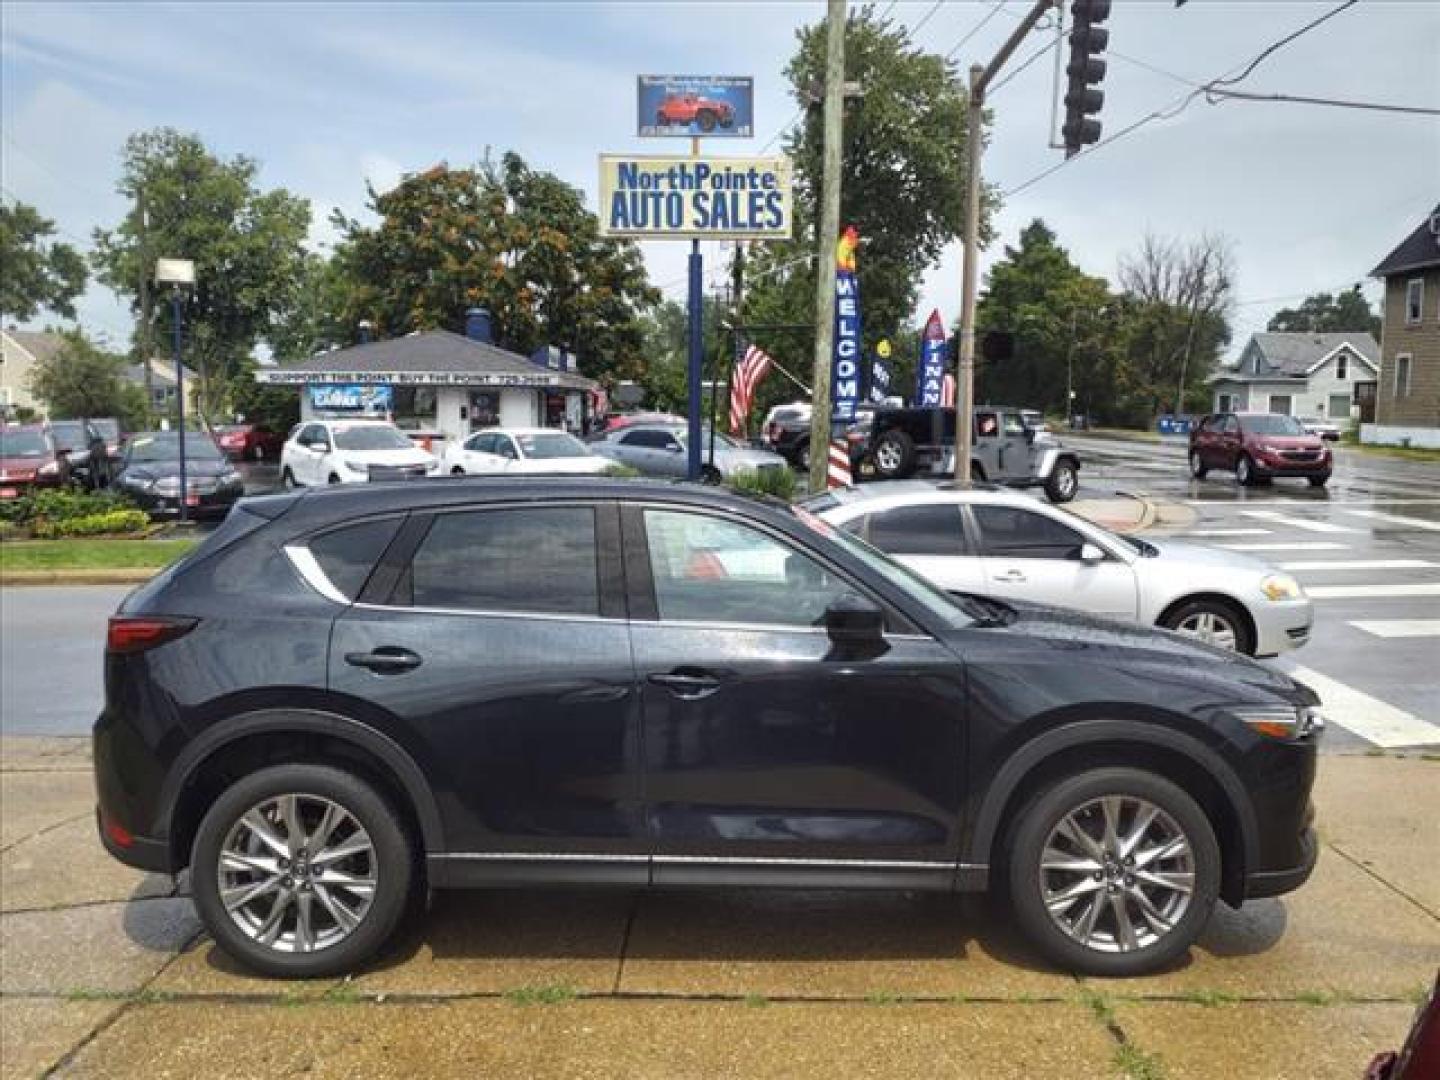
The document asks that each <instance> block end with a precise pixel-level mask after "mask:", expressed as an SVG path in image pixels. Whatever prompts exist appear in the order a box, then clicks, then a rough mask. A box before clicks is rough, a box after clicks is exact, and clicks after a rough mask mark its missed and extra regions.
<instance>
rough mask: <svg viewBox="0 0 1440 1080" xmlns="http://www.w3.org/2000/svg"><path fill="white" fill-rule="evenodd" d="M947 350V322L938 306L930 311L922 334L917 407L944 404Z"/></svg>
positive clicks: (916, 383)
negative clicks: (942, 317) (941, 315)
mask: <svg viewBox="0 0 1440 1080" xmlns="http://www.w3.org/2000/svg"><path fill="white" fill-rule="evenodd" d="M945 352H946V349H945V322H944V320H943V319H941V318H940V311H939V309H938V308H937V309H936V310H935V311H932V312H931V313H930V318H929V320H928V321H927V322H926V323H925V332H924V333H923V334H922V335H921V336H920V367H919V368H918V369H917V370H916V373H915V405H916V407H917V408H920V409H938V408H939V407H940V406H941V405H942V404H944V384H945Z"/></svg>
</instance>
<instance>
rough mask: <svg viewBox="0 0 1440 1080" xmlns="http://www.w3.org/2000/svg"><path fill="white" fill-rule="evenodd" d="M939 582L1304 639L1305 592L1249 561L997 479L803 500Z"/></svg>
mask: <svg viewBox="0 0 1440 1080" xmlns="http://www.w3.org/2000/svg"><path fill="white" fill-rule="evenodd" d="M804 505H805V506H806V507H807V508H808V509H810V510H813V511H814V512H816V513H818V514H819V515H820V516H821V517H823V518H825V520H827V521H830V522H832V523H833V524H835V525H838V526H840V527H841V528H843V529H846V530H847V531H849V532H852V533H854V534H855V535H857V536H859V537H861V539H863V540H865V541H866V542H867V543H869V544H871V545H873V546H875V547H877V548H879V549H880V550H881V551H883V552H885V553H886V554H887V555H889V556H891V557H892V558H894V559H896V560H897V561H899V562H901V563H904V564H905V565H906V566H908V567H910V568H911V569H912V570H914V571H915V572H916V573H918V574H920V575H922V576H923V577H925V578H926V579H927V580H929V581H930V582H932V583H934V584H935V585H938V586H939V587H940V588H942V589H951V590H957V591H959V592H966V593H978V594H981V595H984V596H989V597H993V598H995V599H998V600H1005V601H1015V602H1026V603H1032V604H1048V605H1053V606H1055V607H1062V608H1073V609H1075V610H1078V611H1084V612H1088V613H1090V614H1092V615H1099V616H1104V617H1106V618H1110V619H1118V620H1120V621H1123V622H1129V623H1139V624H1141V625H1142V626H1156V627H1161V628H1163V629H1167V630H1174V631H1176V632H1177V633H1180V634H1186V635H1188V636H1190V637H1195V638H1199V639H1200V640H1201V641H1204V642H1207V643H1209V644H1211V645H1216V646H1218V647H1220V648H1222V649H1228V650H1232V651H1234V652H1240V653H1245V654H1247V655H1250V656H1274V655H1276V654H1277V653H1281V652H1286V651H1288V650H1290V649H1298V648H1299V647H1300V646H1302V645H1304V644H1305V643H1306V642H1307V641H1308V640H1309V639H1310V628H1311V625H1312V623H1313V621H1314V611H1313V610H1312V605H1311V601H1310V600H1309V598H1307V597H1306V596H1305V591H1304V589H1302V588H1301V587H1300V584H1299V582H1297V581H1296V580H1295V579H1294V578H1293V577H1291V576H1290V575H1289V574H1285V573H1282V572H1280V571H1279V570H1277V569H1276V568H1275V567H1273V566H1271V565H1269V564H1268V563H1265V562H1262V561H1261V560H1259V559H1254V558H1250V557H1248V556H1246V555H1241V554H1238V553H1235V552H1228V551H1221V550H1219V549H1217V548H1208V547H1203V546H1201V545H1199V544H1191V543H1184V542H1182V541H1179V540H1142V539H1140V538H1138V537H1125V536H1117V535H1116V534H1114V533H1112V532H1109V531H1108V530H1106V529H1102V528H1100V526H1098V525H1094V524H1092V523H1090V522H1088V521H1086V520H1084V519H1083V518H1080V517H1077V516H1076V515H1074V514H1071V513H1068V512H1067V511H1065V510H1060V509H1057V508H1055V507H1051V506H1047V505H1045V504H1044V503H1041V502H1038V501H1036V500H1035V499H1032V498H1030V497H1028V496H1026V495H1021V494H1018V493H1016V492H1010V491H1004V490H1002V489H999V488H989V489H988V490H986V489H979V488H970V489H963V490H962V489H959V488H955V487H952V486H949V485H945V486H942V487H936V486H935V485H933V484H926V483H924V482H922V481H918V480H911V481H902V482H900V483H898V484H870V485H861V486H860V487H857V488H847V489H838V490H836V491H833V492H828V493H825V494H822V495H817V496H815V497H814V498H813V499H811V500H809V501H808V502H806V503H805V504H804Z"/></svg>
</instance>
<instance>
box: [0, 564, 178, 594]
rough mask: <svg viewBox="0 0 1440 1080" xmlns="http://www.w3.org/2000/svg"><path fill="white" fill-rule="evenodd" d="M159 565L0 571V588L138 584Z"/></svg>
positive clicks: (151, 575)
mask: <svg viewBox="0 0 1440 1080" xmlns="http://www.w3.org/2000/svg"><path fill="white" fill-rule="evenodd" d="M160 569H161V568H159V567H153V568H144V567H135V568H130V569H122V570H8V571H6V572H5V573H0V588H5V589H9V588H24V587H25V586H28V585H140V584H143V583H144V582H147V581H149V580H150V579H151V578H152V577H154V576H155V575H156V574H158V573H159V572H160Z"/></svg>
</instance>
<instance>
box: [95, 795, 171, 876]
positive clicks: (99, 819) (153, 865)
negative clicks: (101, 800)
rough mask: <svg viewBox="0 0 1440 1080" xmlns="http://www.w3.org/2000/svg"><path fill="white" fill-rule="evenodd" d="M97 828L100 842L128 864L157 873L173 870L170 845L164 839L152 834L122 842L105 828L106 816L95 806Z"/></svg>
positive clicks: (137, 868) (132, 837) (133, 837)
mask: <svg viewBox="0 0 1440 1080" xmlns="http://www.w3.org/2000/svg"><path fill="white" fill-rule="evenodd" d="M95 828H96V830H97V831H98V832H99V833H100V843H101V844H103V845H104V846H105V850H106V851H108V852H109V853H110V854H111V855H112V856H113V857H114V858H116V859H118V860H119V861H120V862H122V863H124V864H125V865H126V866H131V867H134V868H135V869H136V870H148V871H150V872H151V873H155V874H168V873H170V872H171V866H170V845H169V844H168V843H166V842H165V841H164V840H157V839H155V838H154V837H150V836H131V837H130V842H129V843H128V844H120V843H119V842H118V841H116V840H115V838H114V837H112V836H111V835H110V832H109V830H107V829H106V828H105V816H104V814H103V813H102V811H101V809H100V807H98V806H97V807H96V808H95Z"/></svg>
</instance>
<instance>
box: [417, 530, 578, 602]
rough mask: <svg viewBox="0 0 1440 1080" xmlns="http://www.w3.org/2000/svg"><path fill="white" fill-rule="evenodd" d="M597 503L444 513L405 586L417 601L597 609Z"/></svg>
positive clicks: (426, 540) (431, 531)
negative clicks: (595, 509) (591, 504)
mask: <svg viewBox="0 0 1440 1080" xmlns="http://www.w3.org/2000/svg"><path fill="white" fill-rule="evenodd" d="M595 547H596V545H595V511H594V510H592V509H591V508H589V507H585V506H576V507H569V506H564V507H544V508H539V507H537V508H534V509H515V510H474V511H466V512H463V513H455V514H441V515H439V516H438V517H436V519H435V523H434V524H433V525H432V526H431V527H430V531H429V532H428V533H427V534H426V535H425V539H424V541H423V542H422V543H421V544H420V547H419V549H418V550H417V551H416V552H415V558H414V560H413V562H412V563H411V566H410V573H409V574H408V575H407V581H406V582H405V583H404V584H403V585H402V594H403V592H404V591H406V586H408V591H409V593H410V600H411V603H413V604H414V605H415V606H416V607H430V608H453V609H459V610H468V611H501V612H518V613H534V614H544V615H598V614H599V613H600V583H599V574H598V572H597V569H596V550H595Z"/></svg>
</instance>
